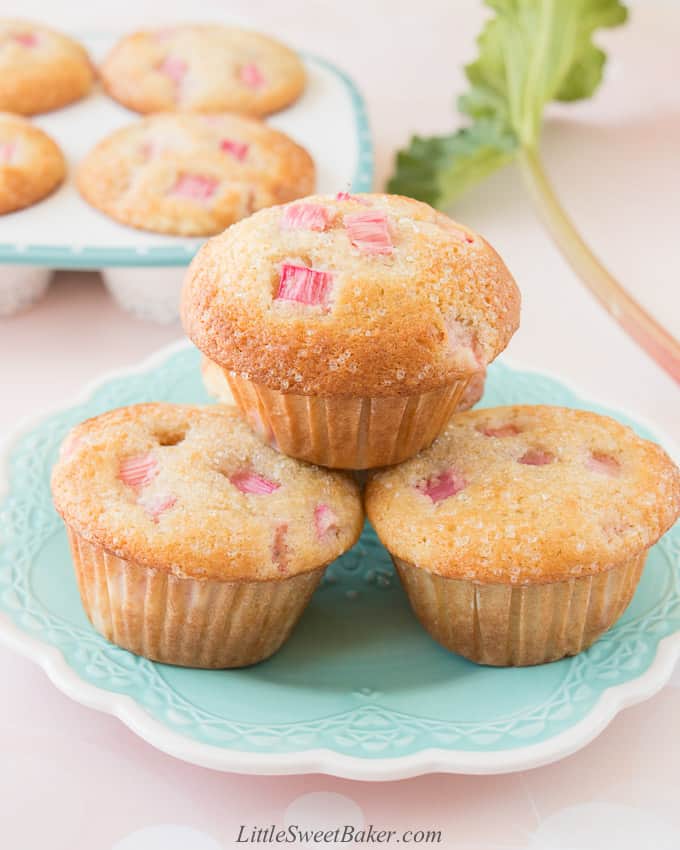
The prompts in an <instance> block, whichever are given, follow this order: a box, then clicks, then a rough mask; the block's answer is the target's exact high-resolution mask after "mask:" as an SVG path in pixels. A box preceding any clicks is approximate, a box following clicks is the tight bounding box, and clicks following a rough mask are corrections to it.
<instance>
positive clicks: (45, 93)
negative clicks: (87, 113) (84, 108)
mask: <svg viewBox="0 0 680 850" xmlns="http://www.w3.org/2000/svg"><path fill="white" fill-rule="evenodd" d="M93 81H94V69H93V66H92V63H91V62H90V59H89V57H88V55H87V52H86V50H85V48H84V47H82V46H81V45H80V44H78V42H76V41H74V40H73V39H72V38H68V36H65V35H62V34H61V33H59V32H55V31H54V30H52V29H49V28H48V27H44V26H42V25H40V24H35V23H33V22H32V21H24V20H14V19H1V20H0V110H6V111H7V112H15V113H18V114H20V115H36V114H38V113H40V112H49V111H51V110H53V109H60V108H61V107H62V106H66V105H67V104H69V103H73V102H74V101H76V100H80V98H82V97H85V95H86V94H88V93H89V91H90V89H91V88H92V83H93Z"/></svg>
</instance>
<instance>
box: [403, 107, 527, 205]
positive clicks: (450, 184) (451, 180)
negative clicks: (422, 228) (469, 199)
mask: <svg viewBox="0 0 680 850" xmlns="http://www.w3.org/2000/svg"><path fill="white" fill-rule="evenodd" d="M516 147H517V140H516V138H515V137H514V136H513V135H512V133H509V132H508V131H507V130H506V129H505V128H504V127H503V126H502V125H501V124H499V123H498V122H494V121H489V120H485V119H482V120H480V121H478V122H476V123H475V124H473V125H472V126H471V127H466V128H464V129H462V130H459V131H458V132H457V133H454V134H453V135H451V136H434V137H431V138H428V139H424V138H421V137H420V136H414V137H413V139H411V144H410V146H409V147H408V148H407V149H405V150H402V151H399V154H398V155H397V170H396V172H395V174H394V176H393V177H392V179H391V180H390V181H389V183H388V186H387V191H388V192H392V193H394V194H396V195H408V196H409V197H411V198H417V199H418V200H420V201H426V202H427V203H428V204H431V205H432V206H436V207H440V206H444V205H445V204H446V203H447V202H448V201H449V200H451V198H454V197H456V196H457V195H459V194H460V193H461V192H463V191H465V189H467V188H468V186H470V185H472V184H474V183H477V182H478V181H479V180H482V179H483V178H484V177H486V176H487V175H488V174H491V173H492V172H493V171H495V170H496V169H497V168H500V166H501V165H504V164H505V163H506V162H508V161H509V160H511V159H512V157H513V156H514V153H515V149H516Z"/></svg>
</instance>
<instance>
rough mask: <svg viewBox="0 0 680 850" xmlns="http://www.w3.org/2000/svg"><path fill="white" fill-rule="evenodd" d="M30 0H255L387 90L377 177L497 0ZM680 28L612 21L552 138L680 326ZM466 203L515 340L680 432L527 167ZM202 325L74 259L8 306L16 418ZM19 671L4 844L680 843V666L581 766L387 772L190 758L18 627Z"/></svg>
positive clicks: (557, 161) (623, 253)
mask: <svg viewBox="0 0 680 850" xmlns="http://www.w3.org/2000/svg"><path fill="white" fill-rule="evenodd" d="M60 6H61V4H60ZM19 9H20V11H21V14H22V15H24V16H29V15H30V16H33V17H35V18H42V19H45V20H47V21H49V22H51V23H53V24H55V25H58V26H61V27H63V28H66V29H73V30H77V29H79V28H80V29H88V28H89V29H102V28H104V29H105V28H109V27H110V28H113V29H115V30H121V29H123V30H124V29H127V28H131V27H133V26H137V25H140V24H148V23H161V22H167V21H169V20H177V19H179V20H182V19H184V20H186V19H189V18H195V17H201V18H205V19H208V20H211V19H212V20H218V19H221V18H226V17H227V16H229V15H232V16H237V17H239V18H242V19H246V20H248V21H249V22H250V23H252V25H253V26H256V27H259V28H262V29H265V30H268V31H270V32H271V33H273V34H276V35H278V36H279V37H281V38H282V39H284V40H286V41H289V42H290V43H291V44H294V45H296V46H298V47H301V48H305V49H308V50H312V51H314V52H317V53H319V54H321V55H324V56H327V57H328V58H329V59H331V60H333V61H335V62H336V63H338V64H339V65H341V66H342V67H344V68H345V69H346V70H347V71H349V72H350V74H351V75H352V76H353V77H354V78H355V80H356V81H357V82H358V83H359V85H360V87H361V89H362V90H363V92H364V94H365V96H366V99H367V102H368V107H369V114H370V117H371V123H372V128H373V135H374V140H375V144H376V149H377V170H378V173H377V181H376V185H377V186H382V185H383V183H384V179H385V177H386V176H387V175H388V173H389V171H390V167H391V161H392V157H393V152H394V150H395V148H396V147H397V146H399V145H401V144H403V143H404V142H405V141H406V139H407V137H408V135H409V133H410V132H411V131H413V130H418V131H420V132H435V131H436V132H439V131H446V130H448V129H449V127H450V126H452V122H453V120H454V116H453V114H452V111H451V104H452V102H453V95H454V92H456V91H457V90H458V89H459V88H460V86H461V85H462V81H461V76H460V65H461V63H462V62H463V61H464V60H467V59H469V58H471V56H472V43H473V38H474V35H475V33H476V32H477V30H478V28H479V22H480V20H481V11H480V5H479V4H478V3H477V2H468V0H465V2H455V0H423V2H421V3H420V4H418V6H417V10H418V14H416V13H415V12H414V5H413V3H412V2H409V3H406V2H404V0H380V2H378V0H344V2H342V3H340V2H331V0H310V1H308V2H304V0H286V2H283V0H260V2H254V1H253V2H248V0H233V2H231V3H228V4H227V3H219V2H216V1H215V0H204V2H203V3H201V4H200V14H198V15H197V12H198V11H199V5H198V4H190V3H188V2H184V3H182V2H179V0H164V2H162V3H161V2H158V0H157V2H152V1H151V0H117V2H116V3H114V4H106V6H103V5H101V4H95V3H84V2H78V3H76V2H72V3H70V4H69V5H68V8H59V9H58V11H57V4H54V3H48V2H47V0H42V2H40V0H24V2H23V3H22V4H21V7H19V5H18V4H17V5H16V9H15V12H16V13H18V12H19ZM7 11H9V10H3V12H7ZM679 40H680V7H679V6H678V4H674V3H650V2H647V3H637V4H635V15H634V18H633V22H632V23H631V25H630V26H629V27H627V28H626V29H622V30H620V31H617V32H615V33H610V34H607V37H606V39H603V41H605V42H606V44H607V46H608V48H609V50H610V53H611V56H612V61H611V65H610V69H609V73H608V79H607V83H606V85H605V86H604V87H603V89H602V91H601V93H600V94H599V95H598V97H597V98H596V100H594V101H593V102H591V103H588V104H584V105H580V106H578V107H574V108H571V109H561V110H556V111H555V112H554V114H553V118H552V120H551V122H550V125H549V127H548V131H547V134H546V142H545V153H546V160H547V162H548V166H549V169H550V171H551V173H552V174H553V176H554V178H555V181H556V183H557V185H558V186H559V189H560V190H561V191H562V193H563V195H564V199H565V201H566V204H567V206H568V207H569V209H570V210H571V212H572V213H573V214H574V216H575V217H576V219H577V220H578V222H579V224H580V226H581V227H582V229H583V230H584V231H585V232H586V233H587V234H588V236H589V239H590V240H591V242H592V244H593V245H594V246H596V247H597V250H598V251H599V253H600V254H601V255H602V257H603V258H604V259H605V260H606V261H607V262H608V263H609V265H610V266H611V267H612V268H613V269H614V271H616V272H618V273H619V274H620V275H621V277H622V278H623V279H625V280H626V281H627V283H628V284H629V286H630V287H631V289H633V290H634V291H635V293H636V295H637V296H638V297H639V298H640V299H641V300H642V301H643V302H644V303H645V304H646V305H647V306H648V307H649V308H650V309H651V310H653V311H655V312H656V313H657V314H658V315H659V316H660V317H663V319H664V320H665V321H666V323H667V324H668V325H669V326H670V327H671V328H672V330H673V331H674V332H675V334H676V335H678V334H680V287H678V284H677V282H678V278H679V273H680V256H679V252H678V244H679V241H678V226H679V224H680V219H679V216H678V207H677V205H678V198H680V154H679V153H678V151H680V89H679V88H678V85H677V79H678V73H677V69H678V47H677V45H678V41H679ZM456 215H457V216H458V217H459V218H460V219H461V220H463V221H466V222H468V223H470V224H472V225H473V226H475V227H477V228H478V229H479V230H481V231H482V232H483V233H484V234H485V235H486V236H487V237H488V238H489V239H490V240H491V241H492V242H493V244H494V245H495V246H496V247H497V248H498V250H499V251H500V253H501V254H502V255H503V256H504V258H505V259H506V260H507V262H508V264H509V266H510V268H511V269H512V271H513V272H514V274H515V276H516V278H517V280H518V282H519V284H520V286H521V288H522V291H523V295H524V306H523V314H522V328H521V330H520V331H519V332H518V334H517V335H516V337H515V339H514V340H513V342H512V344H511V346H510V351H509V352H508V359H509V361H510V362H515V363H519V364H521V365H523V366H529V367H531V366H533V367H534V368H537V369H542V370H550V371H552V372H554V373H555V374H556V375H557V376H559V377H560V378H562V379H563V380H566V381H568V382H570V383H572V384H573V385H575V386H576V387H577V388H578V389H580V390H581V392H582V393H583V394H584V395H585V396H586V397H592V398H595V399H597V400H598V401H601V402H603V403H606V404H609V405H611V406H613V407H619V408H626V409H629V410H630V411H632V412H633V413H634V415H635V416H636V417H637V418H638V419H642V420H647V421H648V422H649V423H651V425H652V427H654V428H655V429H656V430H657V431H660V432H662V433H665V434H666V435H668V437H669V438H670V439H672V440H674V441H675V442H676V443H677V442H680V426H679V424H678V418H679V417H678V414H679V413H680V398H679V396H678V392H677V388H676V387H674V385H673V384H672V383H671V381H670V379H668V378H666V377H665V376H664V375H663V374H662V373H661V372H660V371H659V370H658V369H657V368H656V367H655V366H654V365H653V364H652V363H651V362H650V361H648V360H647V359H646V357H645V356H644V355H642V354H641V353H640V352H639V350H638V349H636V347H635V346H634V345H633V344H632V343H631V342H630V341H629V340H628V339H627V338H626V337H625V336H624V335H623V333H622V332H620V331H619V330H618V328H617V327H616V326H615V325H614V324H613V323H612V322H611V321H610V320H609V319H608V318H607V317H606V316H605V314H604V313H603V312H602V311H601V310H600V308H599V307H597V306H596V305H595V303H594V302H593V301H592V300H591V298H590V296H589V295H587V294H586V293H585V291H584V290H583V289H582V288H581V287H580V285H579V283H578V282H577V281H576V279H575V278H574V276H573V274H572V273H571V272H570V270H569V269H568V268H567V267H566V266H565V265H564V263H563V262H562V260H561V258H560V257H559V255H558V254H557V253H556V252H555V250H554V249H553V247H552V245H551V244H550V242H549V241H548V240H547V238H546V236H545V235H544V233H543V232H542V230H541V229H540V227H539V226H538V225H537V224H536V222H535V220H534V219H533V217H532V213H531V210H530V209H529V208H528V205H527V202H526V199H525V196H524V194H523V192H522V188H521V185H520V183H519V180H518V177H517V174H516V173H515V172H514V170H513V169H512V168H510V169H507V170H506V171H505V172H504V173H502V174H499V175H497V176H495V177H494V178H493V179H491V180H490V181H488V182H487V183H486V184H485V185H484V186H483V187H481V188H480V189H479V190H478V191H476V192H474V193H473V194H472V195H470V196H469V197H468V198H466V199H464V200H463V201H462V202H461V203H460V204H459V205H458V207H457V209H456ZM0 226H1V225H0ZM180 335H181V331H180V329H179V327H178V326H174V327H159V326H155V325H151V324H148V323H144V322H140V321H136V320H134V319H132V318H130V317H128V316H127V315H126V314H124V313H122V312H120V311H119V310H118V309H117V308H116V306H115V305H114V304H113V303H112V302H111V300H110V299H109V298H108V296H107V295H106V294H105V291H104V289H103V287H102V285H101V282H100V281H99V280H98V277H97V275H95V274H90V273H87V274H85V273H80V274H75V273H61V274H59V275H58V277H57V279H56V281H55V282H54V283H53V284H52V287H51V289H50V293H49V295H48V297H47V299H46V300H44V301H43V302H41V303H40V304H39V305H38V306H37V307H36V308H34V309H33V310H32V311H30V312H28V313H26V314H24V315H22V316H20V317H16V318H14V319H11V320H6V321H2V322H1V323H0V364H2V365H1V366H0V369H1V375H2V387H3V404H2V406H0V435H1V434H3V433H5V432H6V431H8V430H9V429H10V428H11V427H12V426H13V425H14V424H15V423H16V422H17V420H19V419H21V418H22V417H24V416H28V415H31V414H34V413H36V412H38V411H39V410H40V409H41V408H42V407H45V406H54V405H55V404H58V403H60V402H61V401H62V400H63V401H68V400H69V398H70V397H72V396H73V395H74V394H75V393H76V392H77V391H78V390H79V389H80V388H81V386H82V385H83V383H85V382H86V381H89V380H91V379H92V378H94V377H96V376H97V375H99V374H100V373H102V372H103V371H106V370H108V369H112V368H117V367H120V366H123V365H125V364H132V363H135V362H137V361H139V360H140V359H141V358H143V357H145V356H146V355H147V354H149V353H150V352H152V351H154V350H155V349H156V348H158V347H160V346H161V345H163V344H165V343H167V342H170V341H172V340H174V339H176V338H178V337H179V336H180ZM0 677H1V680H2V683H3V688H2V692H3V698H2V699H1V700H0V745H1V747H2V760H1V762H0V765H1V766H0V846H1V847H2V848H7V850H38V848H53V850H80V848H82V850H113V848H115V850H218V848H231V847H235V846H246V845H237V844H236V843H235V841H236V837H237V834H238V826H239V825H240V824H249V825H267V824H281V825H283V824H286V823H290V822H297V823H300V824H303V825H306V826H314V825H316V824H323V825H325V824H328V825H329V826H336V825H338V824H342V823H356V824H359V823H361V822H363V823H366V824H368V823H373V824H376V825H378V826H380V827H382V828H391V829H398V830H400V829H402V828H403V829H406V828H411V829H437V830H441V831H442V843H441V845H439V846H443V847H447V848H448V847H451V848H461V850H473V849H475V848H476V850H500V849H501V848H503V850H511V848H513V850H514V848H518V850H519V848H531V849H532V850H557V848H560V849H561V850H600V848H609V847H612V848H617V850H646V848H654V850H671V848H673V850H677V848H678V847H680V806H679V805H678V800H679V799H680V721H679V720H678V718H680V674H679V673H678V672H677V671H676V674H675V680H674V682H672V683H671V685H670V686H669V687H667V688H666V689H664V690H663V691H662V692H661V693H660V694H659V695H657V696H656V697H655V698H654V699H652V700H650V701H649V702H648V703H646V704H644V705H640V706H638V707H635V708H632V709H629V710H627V711H625V712H624V713H623V714H622V715H620V716H619V717H618V718H617V719H616V720H615V721H614V722H613V723H612V724H611V726H610V727H609V728H608V729H607V730H606V731H605V732H604V733H603V734H602V735H601V736H600V738H599V739H598V740H596V741H595V742H594V743H593V744H591V745H590V746H589V747H588V748H587V749H585V750H584V751H582V752H580V753H578V754H576V755H574V756H572V757H571V758H568V759H566V760H565V761H563V762H561V763H559V764H556V765H552V766H549V767H544V768H541V769H537V770H534V771H529V772H526V773H524V774H516V775H511V776H506V777H486V778H485V777H462V776H443V775H434V776H429V777H422V778H419V779H413V780H408V781H402V782H398V783H378V784H362V783H353V782H349V781H344V780H335V779H332V778H328V777H323V776H302V777H289V778H267V777H242V776H236V775H230V774H220V773H215V772H211V771H209V770H205V769H202V768H198V767H193V766H191V765H187V764H182V763H180V762H178V761H174V760H173V759H171V758H170V757H168V756H165V755H163V754H161V753H159V752H156V751H155V750H153V749H152V748H151V747H150V746H149V745H147V744H145V743H144V742H142V741H141V740H138V739H137V738H136V737H135V736H134V735H133V734H132V732H130V731H129V730H128V729H126V728H125V727H123V725H122V724H121V723H120V722H118V721H117V720H115V719H114V718H112V717H108V716H104V715H102V714H98V713H96V712H94V711H91V710H88V709H86V708H83V707H81V706H79V705H77V704H75V703H73V702H71V701H70V700H69V699H67V698H66V697H65V696H63V695H62V694H61V693H59V692H58V691H57V690H56V689H55V688H54V687H53V686H52V685H51V684H50V683H49V682H48V680H47V678H46V677H45V675H44V674H43V673H42V672H41V671H40V670H39V669H38V668H36V667H34V666H33V665H32V664H31V663H29V662H28V661H25V660H23V659H22V658H20V657H18V656H16V655H14V654H13V653H11V652H10V651H8V650H5V649H4V648H0ZM320 792H321V793H320ZM308 795H318V796H311V797H310V796H308ZM250 846H264V845H250ZM308 846H315V845H308ZM326 846H333V845H326ZM338 846H339V845H338ZM382 846H386V845H382ZM387 846H390V847H392V846H395V847H396V846H397V845H396V844H394V843H391V844H389V845H387Z"/></svg>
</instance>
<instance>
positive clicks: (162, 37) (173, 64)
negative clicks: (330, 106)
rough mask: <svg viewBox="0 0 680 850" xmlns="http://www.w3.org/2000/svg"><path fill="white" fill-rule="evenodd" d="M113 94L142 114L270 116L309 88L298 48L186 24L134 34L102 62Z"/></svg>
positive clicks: (227, 29) (252, 35) (226, 29)
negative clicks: (216, 113) (167, 112)
mask: <svg viewBox="0 0 680 850" xmlns="http://www.w3.org/2000/svg"><path fill="white" fill-rule="evenodd" d="M100 70H101V75H102V80H103V82H104V86H105V88H106V90H107V91H108V93H109V94H110V95H111V97H113V98H115V99H116V100H118V101H120V103H122V104H123V105H124V106H127V107H128V108H129V109H134V110H135V112H145V113H146V112H162V111H164V110H180V111H183V112H238V113H240V114H242V115H253V116H263V115H268V114H269V113H271V112H276V111H277V110H279V109H282V108H283V107H284V106H288V105H289V104H290V103H293V101H295V100H297V98H298V97H299V96H300V94H301V93H302V91H303V89H304V87H305V82H306V74H305V69H304V66H303V64H302V62H301V61H300V59H299V57H298V56H297V54H296V53H294V52H293V51H292V50H290V49H289V48H288V47H286V46H285V45H283V44H281V43H280V42H278V41H275V40H274V39H272V38H268V37H267V36H265V35H262V34H260V33H257V32H251V31H248V30H240V29H234V28H232V27H223V26H218V25H215V24H210V25H189V26H188V25H180V26H174V27H164V28H162V29H155V30H144V31H140V32H135V33H132V34H130V35H126V36H125V37H124V38H122V39H121V40H120V41H119V42H118V44H116V46H115V47H114V48H113V49H112V50H111V52H110V53H109V55H108V56H107V58H106V59H105V60H104V63H103V64H102V66H101V69H100Z"/></svg>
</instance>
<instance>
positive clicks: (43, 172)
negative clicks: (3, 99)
mask: <svg viewBox="0 0 680 850" xmlns="http://www.w3.org/2000/svg"><path fill="white" fill-rule="evenodd" d="M65 176H66V162H65V160H64V155H63V154H62V152H61V149H60V148H59V145H58V144H57V143H56V142H55V141H54V140H53V139H52V138H51V137H50V136H48V135H47V133H45V132H44V131H43V130H41V129H40V128H39V127H34V126H33V125H32V124H31V123H30V122H29V121H27V120H26V119H25V118H21V117H20V116H18V115H11V114H10V113H9V112H0V215H3V214H4V213H10V212H14V211H15V210H20V209H23V208H24V207H30V206H31V205H32V204H35V203H37V202H38V201H41V200H42V199H43V198H45V197H47V195H49V194H51V193H52V192H53V191H54V190H55V189H56V188H57V187H58V186H59V185H60V184H61V183H62V182H63V180H64V177H65Z"/></svg>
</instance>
